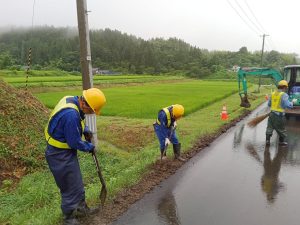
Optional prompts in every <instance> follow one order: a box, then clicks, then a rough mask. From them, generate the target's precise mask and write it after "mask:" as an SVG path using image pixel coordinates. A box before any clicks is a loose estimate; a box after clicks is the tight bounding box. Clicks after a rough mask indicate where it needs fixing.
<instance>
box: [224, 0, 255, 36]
mask: <svg viewBox="0 0 300 225" xmlns="http://www.w3.org/2000/svg"><path fill="white" fill-rule="evenodd" d="M227 2H228V4H229V5H230V7H231V8H232V9H233V10H234V11H235V13H236V14H237V15H238V16H239V17H240V18H241V20H243V22H244V23H245V24H246V25H247V26H248V27H249V28H250V29H251V30H252V31H253V32H254V33H256V34H257V35H259V33H258V32H257V31H256V30H255V29H253V27H252V26H250V24H249V23H248V22H247V21H246V20H245V19H244V18H243V17H242V16H241V14H240V13H239V12H238V10H236V8H234V7H233V5H232V4H231V2H230V1H229V0H227Z"/></svg>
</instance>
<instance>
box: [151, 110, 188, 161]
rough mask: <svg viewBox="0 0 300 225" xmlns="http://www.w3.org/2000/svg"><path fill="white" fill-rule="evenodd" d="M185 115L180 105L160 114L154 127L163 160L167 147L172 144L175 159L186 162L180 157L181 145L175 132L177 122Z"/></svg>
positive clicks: (161, 111)
mask: <svg viewBox="0 0 300 225" xmlns="http://www.w3.org/2000/svg"><path fill="white" fill-rule="evenodd" d="M183 114H184V108H183V106H182V105H178V104H176V105H171V106H168V107H166V108H163V109H161V110H160V111H159V112H158V117H157V120H156V122H155V123H154V124H153V126H154V131H155V133H156V135H157V138H158V140H159V144H160V153H161V160H164V159H166V150H167V147H168V145H169V144H170V143H172V144H173V151H174V157H175V159H178V160H179V161H185V159H183V158H182V157H181V156H180V149H181V144H180V143H179V141H178V138H177V136H176V131H175V129H176V120H178V119H180V118H181V117H182V116H183Z"/></svg>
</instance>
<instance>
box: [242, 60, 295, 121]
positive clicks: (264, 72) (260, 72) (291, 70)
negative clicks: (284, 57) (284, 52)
mask: <svg viewBox="0 0 300 225" xmlns="http://www.w3.org/2000/svg"><path fill="white" fill-rule="evenodd" d="M247 76H256V77H261V78H271V79H272V80H273V82H274V84H275V85H276V86H277V84H278V82H279V81H281V80H286V81H287V82H288V84H289V87H288V95H289V100H290V101H292V100H293V103H294V109H292V110H286V113H287V114H298V115H300V65H289V66H285V67H284V68H283V75H282V74H281V73H280V72H279V71H277V70H275V69H271V68H252V67H251V68H240V69H239V70H238V84H239V95H240V97H241V104H240V106H241V107H245V108H249V107H250V106H251V104H250V102H249V100H248V88H247V79H246V78H247Z"/></svg>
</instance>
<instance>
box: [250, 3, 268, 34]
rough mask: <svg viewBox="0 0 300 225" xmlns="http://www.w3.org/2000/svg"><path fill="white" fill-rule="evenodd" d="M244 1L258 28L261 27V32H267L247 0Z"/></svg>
mask: <svg viewBox="0 0 300 225" xmlns="http://www.w3.org/2000/svg"><path fill="white" fill-rule="evenodd" d="M245 3H246V6H247V8H248V9H249V11H250V13H251V14H252V16H253V17H254V19H255V21H256V23H257V24H258V25H259V26H260V28H261V30H262V31H263V33H267V32H266V29H265V28H264V27H263V26H262V25H261V23H260V22H259V21H258V19H257V17H256V16H255V14H254V12H253V10H252V9H251V8H250V6H249V4H248V2H247V0H245Z"/></svg>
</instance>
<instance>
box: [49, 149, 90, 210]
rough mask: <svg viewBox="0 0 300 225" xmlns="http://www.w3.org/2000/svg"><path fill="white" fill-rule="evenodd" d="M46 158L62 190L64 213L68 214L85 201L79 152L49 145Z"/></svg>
mask: <svg viewBox="0 0 300 225" xmlns="http://www.w3.org/2000/svg"><path fill="white" fill-rule="evenodd" d="M45 156H46V160H47V163H48V165H49V168H50V170H51V172H52V174H53V176H54V179H55V182H56V184H57V186H58V187H59V189H60V194H61V209H62V212H63V213H64V214H68V213H70V212H72V211H73V210H74V209H76V208H77V206H78V204H79V203H80V202H81V201H83V200H85V191H84V185H83V181H82V176H81V171H80V167H79V163H78V158H77V150H64V149H59V148H55V147H52V146H50V145H47V148H46V152H45Z"/></svg>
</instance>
